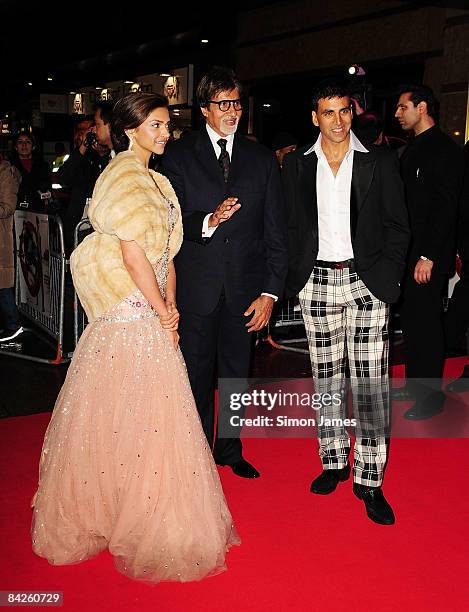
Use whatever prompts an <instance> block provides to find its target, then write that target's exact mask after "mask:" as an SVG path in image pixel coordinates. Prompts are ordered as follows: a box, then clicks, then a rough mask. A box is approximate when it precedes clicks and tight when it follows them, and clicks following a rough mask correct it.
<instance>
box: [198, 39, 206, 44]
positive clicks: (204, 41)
mask: <svg viewBox="0 0 469 612" xmlns="http://www.w3.org/2000/svg"><path fill="white" fill-rule="evenodd" d="M200 42H201V43H204V44H207V43H208V40H207V39H206V38H202V40H201V41H200Z"/></svg>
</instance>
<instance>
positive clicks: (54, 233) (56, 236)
mask: <svg viewBox="0 0 469 612" xmlns="http://www.w3.org/2000/svg"><path fill="white" fill-rule="evenodd" d="M44 216H45V215H43V214H41V217H44ZM47 217H48V226H49V242H48V259H49V276H50V280H49V283H50V284H49V287H50V297H49V299H50V308H49V312H44V308H41V307H39V306H38V305H35V304H33V303H28V302H25V301H22V296H21V282H22V281H21V276H22V275H23V279H25V280H23V282H26V281H27V282H28V283H29V285H28V286H30V287H32V288H33V292H34V293H35V291H36V289H37V287H38V286H41V284H42V285H43V276H42V257H43V252H42V250H41V249H42V245H41V243H40V237H39V229H38V227H37V226H36V227H35V226H34V225H33V224H32V223H31V222H30V221H27V220H26V221H25V222H24V225H23V228H22V232H23V233H22V234H20V248H17V247H16V240H15V257H16V274H15V276H16V282H15V286H16V304H17V307H18V311H19V312H20V314H21V315H23V316H24V317H26V318H27V319H29V320H30V321H31V322H32V323H34V324H35V325H36V326H37V327H38V328H39V329H40V330H42V331H43V332H45V335H46V336H45V337H46V338H47V340H48V343H50V344H51V345H52V346H53V348H54V349H55V351H56V355H55V358H54V359H46V358H42V357H38V356H37V355H31V354H27V353H25V352H23V351H21V352H19V351H13V350H8V348H6V349H5V350H4V349H0V353H1V354H3V355H10V356H12V357H18V358H19V359H28V360H31V361H37V362H39V363H47V364H52V365H58V364H61V363H66V362H68V361H70V358H69V357H68V356H64V354H63V352H62V351H63V332H64V303H65V268H66V263H67V262H66V259H65V249H64V236H63V227H62V221H61V219H60V217H58V216H57V215H47ZM25 275H26V276H25ZM42 291H43V293H42V294H41V295H42V299H43V305H44V299H45V298H44V292H45V288H44V287H42ZM37 295H38V294H37ZM25 331H34V328H25ZM5 346H6V347H8V344H5Z"/></svg>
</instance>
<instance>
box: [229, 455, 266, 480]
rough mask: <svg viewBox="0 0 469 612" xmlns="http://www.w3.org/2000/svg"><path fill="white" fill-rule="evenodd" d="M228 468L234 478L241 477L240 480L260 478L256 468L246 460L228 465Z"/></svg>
mask: <svg viewBox="0 0 469 612" xmlns="http://www.w3.org/2000/svg"><path fill="white" fill-rule="evenodd" d="M228 467H230V468H231V469H232V470H233V473H234V474H236V476H241V478H259V476H260V474H259V472H258V471H257V470H256V468H255V467H254V466H253V465H251V464H250V463H249V462H248V461H246V459H240V460H239V461H237V462H236V463H232V464H229V465H228Z"/></svg>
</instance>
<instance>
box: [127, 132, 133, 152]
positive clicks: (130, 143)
mask: <svg viewBox="0 0 469 612" xmlns="http://www.w3.org/2000/svg"><path fill="white" fill-rule="evenodd" d="M127 138H128V139H129V146H128V147H127V151H132V145H133V144H134V141H133V138H132V136H128V137H127Z"/></svg>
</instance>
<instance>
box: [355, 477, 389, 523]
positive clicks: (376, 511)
mask: <svg viewBox="0 0 469 612" xmlns="http://www.w3.org/2000/svg"><path fill="white" fill-rule="evenodd" d="M353 492H354V494H355V495H356V496H357V497H358V499H361V500H363V502H364V503H365V508H366V513H367V515H368V518H370V519H371V520H372V521H374V522H375V523H379V524H380V525H394V523H395V521H396V519H395V518H394V512H393V511H392V508H391V506H390V505H389V504H388V502H387V501H386V498H385V497H384V495H383V491H382V490H381V487H366V486H364V485H360V484H357V483H355V482H354V483H353Z"/></svg>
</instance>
